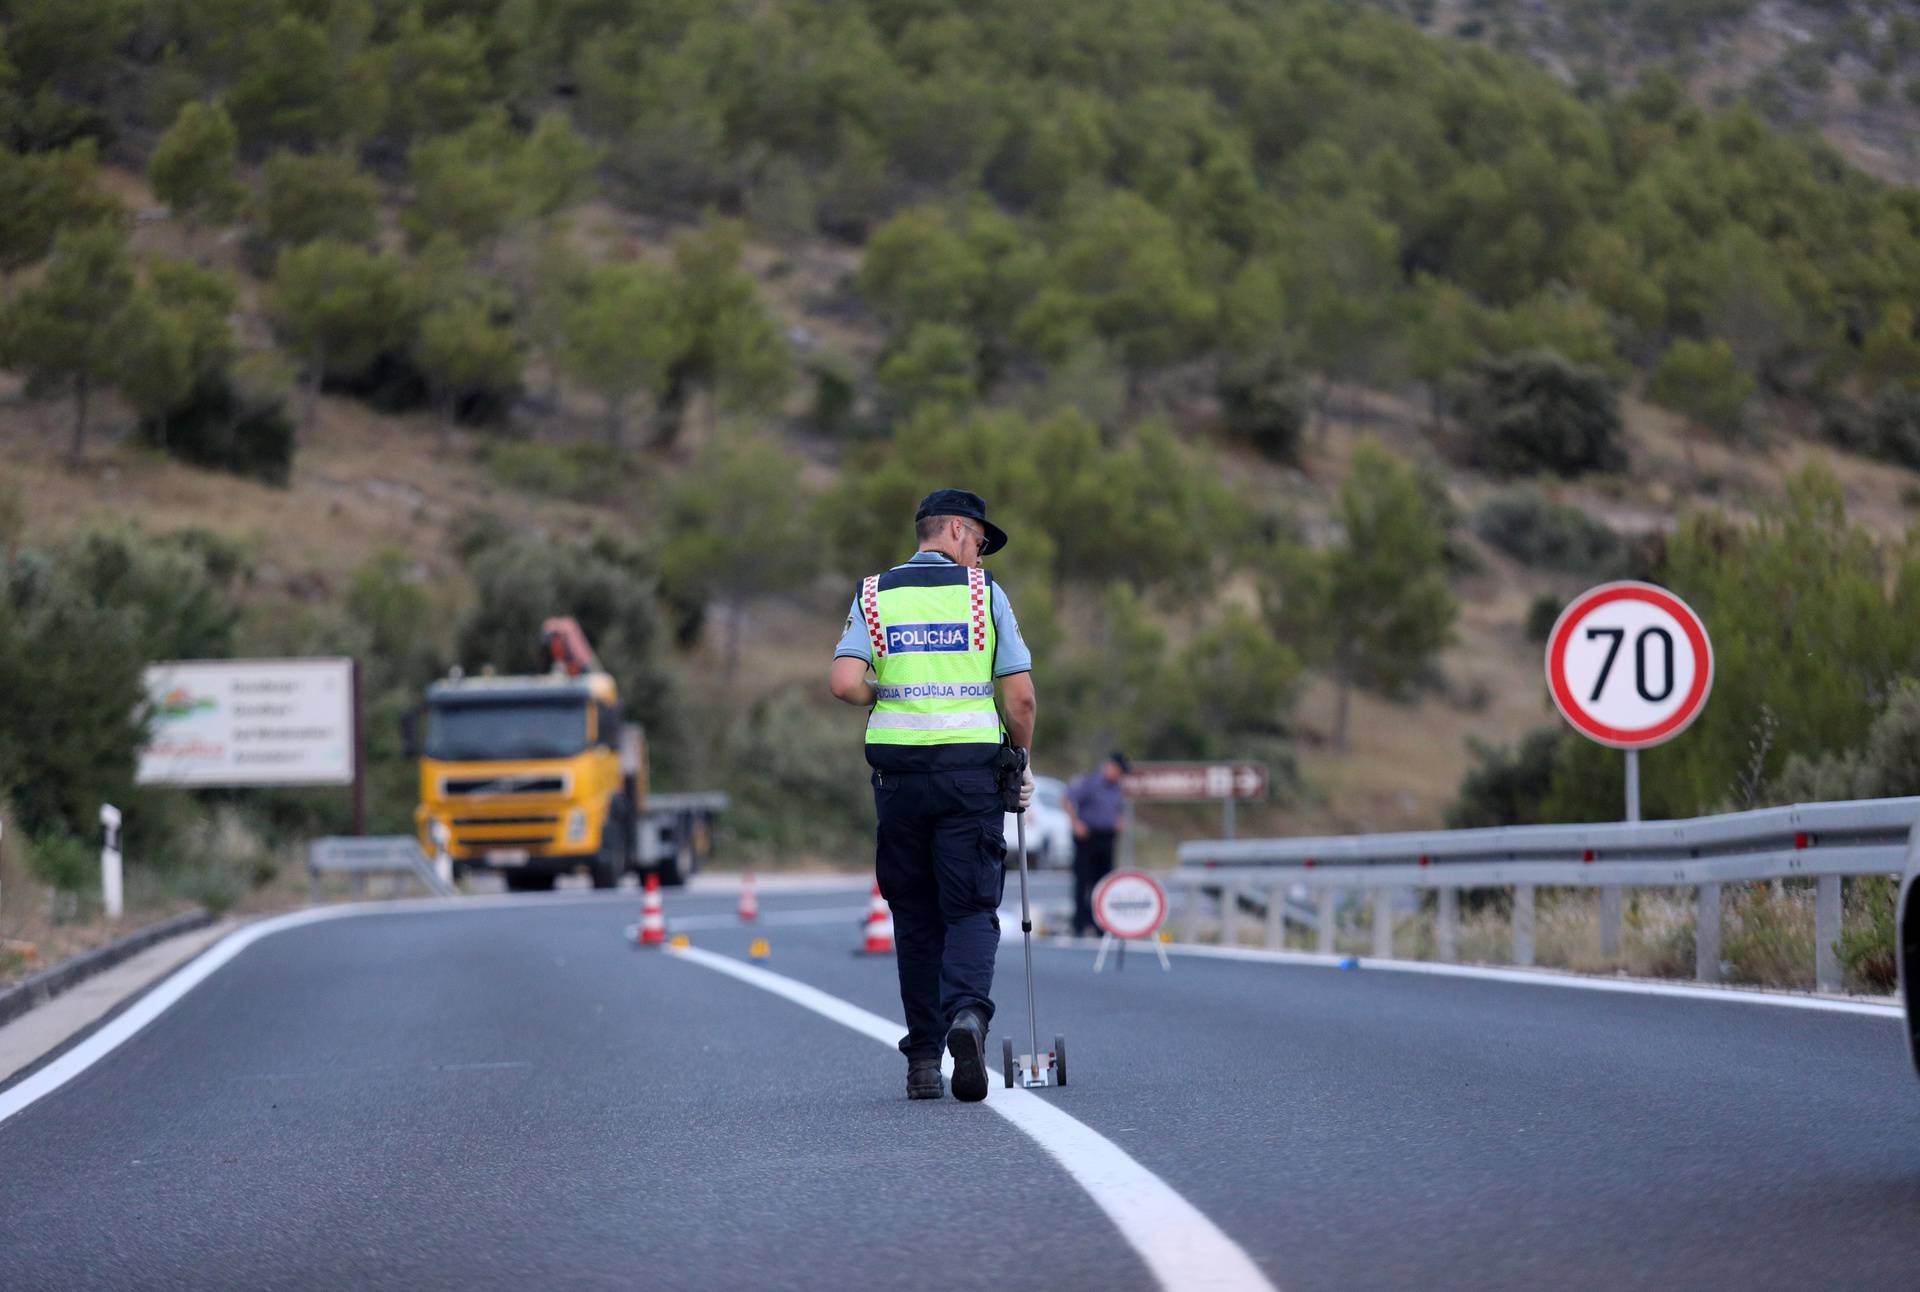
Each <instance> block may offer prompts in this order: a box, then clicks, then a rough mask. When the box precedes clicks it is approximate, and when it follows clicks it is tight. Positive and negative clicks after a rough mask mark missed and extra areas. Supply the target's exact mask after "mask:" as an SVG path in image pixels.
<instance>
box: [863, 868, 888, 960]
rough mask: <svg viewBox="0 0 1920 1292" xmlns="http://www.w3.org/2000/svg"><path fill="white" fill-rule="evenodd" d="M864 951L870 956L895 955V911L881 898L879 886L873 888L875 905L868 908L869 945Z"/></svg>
mask: <svg viewBox="0 0 1920 1292" xmlns="http://www.w3.org/2000/svg"><path fill="white" fill-rule="evenodd" d="M862 950H864V951H865V952H866V954H868V955H870V956H890V955H892V954H893V910H892V908H891V907H889V906H888V905H887V899H886V898H884V897H882V896H880V885H878V884H875V885H874V886H873V904H872V905H871V906H869V907H868V908H867V945H866V946H865V947H863V948H862Z"/></svg>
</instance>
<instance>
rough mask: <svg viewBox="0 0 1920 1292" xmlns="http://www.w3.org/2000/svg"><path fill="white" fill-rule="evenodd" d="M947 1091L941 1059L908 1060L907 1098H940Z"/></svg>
mask: <svg viewBox="0 0 1920 1292" xmlns="http://www.w3.org/2000/svg"><path fill="white" fill-rule="evenodd" d="M946 1093H947V1083H946V1080H945V1078H943V1077H942V1076H941V1075H940V1060H939V1059H908V1060H907V1098H909V1099H938V1098H940V1097H941V1096H943V1095H945V1094H946Z"/></svg>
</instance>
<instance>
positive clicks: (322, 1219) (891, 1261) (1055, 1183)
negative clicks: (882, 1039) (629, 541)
mask: <svg viewBox="0 0 1920 1292" xmlns="http://www.w3.org/2000/svg"><path fill="white" fill-rule="evenodd" d="M1057 882H1058V881H1053V880H1050V881H1048V883H1047V887H1048V889H1049V891H1052V890H1053V889H1054V886H1055V885H1056V884H1057ZM731 906H732V903H731V899H729V898H726V897H721V896H713V897H684V896H678V897H670V898H669V908H668V914H669V922H670V923H672V922H673V921H674V920H676V919H678V921H679V922H680V923H681V924H682V925H683V927H686V928H687V929H688V930H689V931H690V936H691V937H692V938H693V940H694V943H695V945H696V946H697V947H699V948H702V949H704V950H707V951H712V952H717V953H720V954H722V955H726V956H729V957H741V956H744V954H745V953H746V950H747V945H748V942H749V940H750V938H751V937H753V936H755V935H756V933H757V934H758V935H761V936H766V937H768V938H769V939H770V941H771V942H772V948H773V956H772V959H771V961H770V962H769V963H768V965H767V967H768V968H769V969H771V970H773V971H774V972H776V973H778V974H781V975H785V976H787V977H790V978H793V979H797V980H799V981H800V982H802V983H805V984H808V985H810V986H812V987H814V988H817V989H818V990H819V991H821V992H825V993H828V994H829V995H831V996H832V997H835V998H838V999H839V1000H842V1001H845V1002H849V1003H851V1004H852V1005H854V1006H858V1007H860V1008H861V1009H865V1010H869V1011H872V1012H874V1013H876V1014H880V1015H883V1016H885V1017H887V1018H893V1019H897V1018H898V1017H899V1014H900V1009H899V1002H898V998H897V995H896V991H895V986H894V981H893V965H892V962H891V960H890V959H886V958H881V959H870V958H863V957H859V956H856V955H855V954H853V951H854V948H856V947H857V946H858V944H859V936H860V931H859V928H858V924H857V921H858V918H859V916H860V913H861V911H862V908H863V907H864V898H863V897H862V896H860V895H859V894H845V893H842V894H837V895H827V894H820V893H801V894H792V895H785V896H768V897H764V898H763V899H762V908H763V911H764V912H765V914H766V917H767V918H766V921H765V923H764V924H763V926H762V927H760V928H759V929H757V930H750V929H747V928H744V927H742V926H740V925H738V924H735V923H732V922H730V921H729V920H728V919H727V918H726V916H727V913H728V912H729V911H730V910H731ZM809 912H812V913H813V914H808V913H809ZM635 918H636V906H635V902H634V900H633V896H632V895H631V894H621V895H620V897H619V898H618V899H607V898H600V899H594V898H590V897H581V898H570V897H563V898H560V899H549V900H546V901H540V900H537V899H536V900H534V901H531V902H527V903H524V904H520V905H510V906H509V905H494V906H488V905H484V904H474V905H473V907H472V908H470V909H466V910H460V911H445V910H442V911H429V912H421V913H409V914H387V915H380V916H376V917H368V918H348V919H340V920H331V921H327V922H323V923H317V924H312V925H308V926H305V927H300V928H295V929H290V930H288V931H285V932H282V933H278V934H274V935H272V936H269V937H266V938H263V939H261V940H260V941H258V942H257V943H255V944H254V945H252V946H250V947H248V948H247V949H245V950H243V951H241V952H240V953H239V954H238V955H237V956H236V957H235V958H234V959H233V960H232V961H231V962H230V963H228V964H226V965H225V966H224V967H221V968H219V969H217V970H216V971H214V972H213V973H212V974H211V976H209V977H208V978H207V979H206V980H205V981H204V982H203V983H201V984H200V985H199V986H198V987H196V988H195V989H194V990H192V991H190V992H189V993H187V994H186V995H185V996H184V997H183V998H182V999H180V1000H179V1001H178V1003H176V1004H174V1005H173V1006H172V1007H171V1008H170V1009H168V1010H167V1011H166V1012H165V1013H163V1014H161V1015H160V1016H159V1017H158V1018H157V1019H156V1020H155V1021H154V1022H153V1023H152V1024H150V1025H149V1026H147V1027H146V1028H145V1029H143V1030H141V1031H139V1032H138V1033H136V1034H135V1035H133V1036H132V1037H131V1039H129V1040H127V1041H126V1042H125V1043H124V1044H123V1045H121V1046H119V1047H118V1048H117V1049H115V1050H113V1051H112V1052H111V1053H109V1054H108V1055H107V1056H106V1057H105V1058H103V1059H101V1060H100V1061H99V1062H98V1063H96V1064H94V1065H93V1066H92V1067H90V1068H88V1069H86V1070H85V1071H84V1072H82V1073H81V1074H80V1075H79V1076H77V1077H75V1078H74V1079H73V1080H72V1081H70V1082H68V1083H67V1084H66V1085H64V1086H62V1087H60V1088H59V1089H58V1090H55V1091H54V1092H53V1093H51V1094H49V1095H47V1096H45V1097H44V1098H41V1099H40V1100H38V1101H37V1102H35V1103H33V1104H31V1105H30V1106H28V1107H26V1108H25V1109H24V1110H23V1111H21V1112H19V1113H18V1114H17V1115H15V1116H14V1117H13V1118H12V1119H11V1120H8V1121H5V1122H0V1286H4V1287H5V1288H7V1289H42V1288H45V1289H58V1288H120V1287H128V1288H132V1287H138V1288H142V1289H152V1288H170V1287H196V1288H200V1287H234V1288H242V1287H244V1288H339V1287H348V1286H352V1287H394V1288H429V1287H459V1288H462V1289H475V1288H523V1287H603V1286H604V1287H629V1288H630V1287H649V1288H689V1289H692V1288H753V1289H767V1290H776V1289H785V1288H797V1289H798V1288H831V1289H859V1288H866V1287H901V1288H914V1287H919V1286H957V1287H979V1286H985V1285H987V1284H990V1283H991V1284H998V1285H1001V1286H1006V1285H1008V1284H1010V1283H1013V1282H1015V1281H1018V1282H1020V1283H1021V1284H1023V1285H1029V1286H1040V1287H1048V1288H1055V1289H1081V1288H1089V1289H1091V1288H1099V1289H1130V1288H1147V1287H1153V1286H1155V1284H1156V1280H1155V1279H1154V1277H1153V1275H1152V1274H1151V1272H1150V1271H1149V1269H1148V1267H1147V1266H1146V1265H1145V1264H1144V1263H1143V1261H1142V1260H1141V1259H1140V1257H1138V1256H1137V1255H1136V1254H1135V1252H1134V1249H1133V1248H1132V1247H1130V1246H1129V1245H1128V1244H1127V1243H1126V1242H1125V1241H1123V1240H1122V1238H1121V1236H1120V1234H1119V1232H1118V1231H1117V1230H1116V1228H1115V1227H1114V1223H1113V1222H1112V1221H1111V1220H1109V1219H1108V1217H1107V1213H1105V1212H1103V1211H1102V1209H1101V1207H1100V1205H1097V1204H1096V1201H1095V1198H1094V1194H1093V1192H1092V1190H1093V1189H1094V1188H1095V1186H1093V1185H1087V1184H1084V1183H1083V1181H1082V1180H1081V1178H1080V1176H1079V1175H1077V1174H1074V1173H1072V1170H1073V1163H1071V1162H1069V1161H1064V1160H1060V1159H1057V1158H1056V1157H1055V1156H1054V1155H1053V1154H1052V1153H1050V1152H1049V1151H1047V1150H1045V1149H1043V1148H1042V1147H1041V1146H1040V1144H1038V1143H1036V1142H1035V1140H1034V1139H1031V1138H1029V1137H1028V1136H1027V1134H1025V1133H1023V1132H1022V1130H1021V1129H1019V1128H1018V1127H1017V1126H1016V1125H1015V1124H1013V1123H1011V1122H1010V1121H1008V1120H1006V1119H1004V1118H1003V1117H998V1116H995V1115H994V1113H993V1104H994V1100H996V1099H1013V1098H1018V1097H1020V1096H1019V1095H1018V1094H1017V1092H1015V1093H1012V1094H1006V1093H1003V1092H1002V1091H1001V1089H1000V1086H999V1083H998V1081H996V1082H995V1083H994V1087H993V1091H992V1094H991V1095H990V1096H989V1106H988V1107H978V1106H968V1105H961V1104H958V1103H956V1102H954V1101H953V1100H951V1099H946V1100H942V1101H939V1102H937V1103H909V1102H908V1101H907V1100H906V1099H905V1097H904V1063H903V1061H902V1060H901V1059H900V1058H899V1057H898V1056H897V1055H895V1054H891V1053H889V1052H888V1051H887V1049H886V1048H884V1047H883V1046H882V1045H879V1044H876V1043H875V1041H874V1040H873V1039H871V1038H869V1037H868V1036H864V1035H861V1034H860V1033H859V1032H857V1031H854V1030H850V1029H849V1027H847V1026H843V1025H842V1024H840V1023H837V1022H834V1021H832V1020H831V1019H829V1018H827V1017H823V1016H822V1015H821V1014H819V1013H816V1012H811V1011H810V1010H809V1009H807V1008H802V1007H801V1006H799V1005H796V1004H795V1003H793V1002H792V1001H791V1000H788V999H784V998H782V997H781V996H779V995H775V994H772V993H770V992H769V991H765V990H762V989H760V987H758V986H756V985H753V984H751V983H747V982H741V981H737V980H736V979H734V978H732V977H730V976H727V975H725V974H723V973H720V972H716V971H715V970H714V969H712V968H710V967H706V966H704V965H702V964H699V963H695V962H693V961H691V960H688V959H685V958H680V957H674V956H671V955H665V954H661V953H659V952H655V951H642V950H638V949H636V948H634V947H632V946H630V945H628V944H627V943H626V942H625V941H624V940H623V931H624V929H625V928H626V926H628V925H630V924H632V923H633V922H634V920H635ZM1091 961H1092V953H1091V952H1090V951H1087V950H1085V949H1082V948H1043V949H1042V950H1040V951H1039V952H1038V954H1037V959H1036V968H1037V974H1038V979H1039V990H1040V1007H1041V1022H1042V1030H1043V1033H1045V1034H1047V1035H1051V1033H1053V1032H1055V1031H1060V1032H1064V1033H1065V1034H1066V1036H1067V1037H1068V1044H1069V1050H1070V1057H1071V1066H1070V1078H1071V1084H1070V1085H1069V1086H1068V1087H1067V1088H1066V1089H1065V1090H1057V1091H1047V1092H1044V1093H1043V1094H1040V1095H1037V1096H1025V1097H1026V1098H1037V1099H1044V1100H1045V1101H1047V1102H1048V1103H1049V1104H1051V1105H1052V1106H1053V1107H1055V1108H1057V1109H1059V1110H1063V1111H1065V1112H1067V1113H1070V1114H1071V1116H1072V1117H1073V1118H1075V1119H1078V1121H1079V1122H1080V1123H1083V1124H1084V1126H1085V1127H1087V1128H1091V1130H1092V1131H1095V1132H1097V1133H1098V1134H1099V1135H1100V1136H1103V1137H1105V1139H1106V1140H1107V1141H1110V1142H1111V1143H1112V1144H1113V1145H1117V1146H1118V1147H1119V1148H1121V1149H1123V1150H1124V1151H1125V1153H1126V1154H1128V1155H1130V1156H1131V1157H1132V1159H1133V1161H1134V1162H1136V1163H1138V1165H1139V1166H1140V1167H1143V1168H1145V1170H1146V1171H1148V1172H1151V1173H1153V1175H1156V1176H1157V1177H1158V1178H1159V1180H1161V1181H1163V1182H1164V1183H1165V1185H1167V1186H1170V1187H1171V1189H1172V1190H1174V1191H1175V1192H1177V1193H1178V1194H1179V1195H1181V1196H1182V1197H1184V1198H1185V1199H1186V1200H1187V1202H1189V1203H1191V1204H1192V1206H1193V1207H1194V1208H1197V1209H1198V1211H1199V1212H1200V1213H1202V1214H1203V1215H1204V1217H1206V1218H1207V1219H1208V1220H1210V1221H1211V1222H1212V1224H1213V1225H1214V1226H1217V1228H1218V1230H1219V1231H1220V1232H1221V1233H1223V1234H1224V1235H1225V1236H1226V1237H1227V1238H1228V1239H1230V1240H1231V1241H1232V1243H1234V1244H1237V1245H1238V1246H1239V1248H1240V1249H1243V1250H1244V1252H1245V1254H1246V1255H1247V1256H1249V1257H1250V1258H1251V1259H1252V1261H1253V1263H1254V1264H1255V1265H1257V1267H1258V1269H1259V1271H1260V1272H1261V1273H1263V1274H1264V1275H1265V1277H1266V1278H1267V1279H1269V1280H1271V1282H1272V1284H1273V1285H1275V1286H1277V1287H1280V1288H1285V1289H1302V1288H1339V1289H1356V1288H1410V1287H1419V1288H1474V1289H1480V1288H1516V1289H1522V1288H1524V1289H1533V1288H1542V1287H1554V1288H1607V1289H1612V1288H1633V1287H1646V1288H1673V1287H1689V1288H1721V1287H1725V1288H1736V1287H1737V1288H1772V1287H1780V1288H1806V1287H1820V1288H1905V1287H1913V1286H1917V1285H1920V1224H1916V1223H1915V1217H1916V1216H1920V1082H1916V1081H1915V1080H1914V1076H1913V1073H1912V1072H1911V1070H1910V1069H1909V1067H1908V1066H1907V1061H1906V1057H1905V1054H1904V1051H1903V1050H1902V1048H1901V1038H1900V1033H1899V1025H1898V1024H1897V1023H1896V1022H1894V1021H1892V1020H1889V1019H1881V1018H1868V1017H1858V1016H1851V1015H1839V1014H1828V1013H1821V1012H1813V1011H1802V1010H1788V1009H1777V1008H1769V1007H1763V1006H1756V1005H1751V1004H1738V1003H1719V1002H1704V1001H1694V1000H1682V999H1672V998H1661V997H1647V996H1634V995H1615V994H1610V993H1599V992H1588V991H1574V990H1566V989H1561V988H1554V987H1547V986H1534V985H1523V984H1512V983H1502V982H1488V981H1476V980H1470V979H1460V978H1450V977H1429V976H1424V975H1413V974H1401V973H1393V972H1389V971H1383V970H1368V969H1361V970H1359V971H1349V972H1342V971H1337V970H1330V969H1326V968H1319V967H1296V966H1281V965H1272V964H1251V963H1244V962H1235V961H1226V960H1212V959H1201V958H1188V957H1177V958H1176V959H1175V961H1174V965H1173V969H1172V971H1171V972H1170V973H1162V972H1161V971H1160V970H1159V969H1158V968H1157V967H1155V966H1154V965H1153V963H1152V961H1151V960H1150V959H1149V958H1146V957H1142V956H1138V955H1136V956H1132V957H1130V958H1129V960H1128V963H1127V966H1126V969H1125V971H1124V972H1123V973H1114V972H1111V971H1110V972H1108V973H1106V974H1104V975H1101V976H1098V977H1095V976H1094V975H1093V974H1092V973H1091V972H1090V967H1091ZM1000 967H1001V976H1000V982H999V984H998V985H997V986H996V990H995V998H996V1000H997V1001H998V1002H999V1004H1000V1008H1001V1011H1002V1012H1001V1013H1000V1015H999V1017H998V1018H997V1019H996V1022H995V1031H996V1036H995V1040H994V1043H993V1044H992V1046H991V1047H990V1048H991V1050H992V1052H993V1053H994V1054H995V1055H997V1054H998V1048H999V1047H998V1038H999V1036H1001V1035H1014V1036H1021V1035H1023V1034H1024V1032H1025V1028H1026V1019H1025V1004H1024V1000H1023V998H1022V994H1021V988H1020V983H1021V978H1020V953H1019V946H1018V943H1017V941H1014V942H1009V943H1007V944H1006V945H1005V947H1004V948H1003V951H1002V955H1001V962H1000ZM1044 1039H1045V1037H1044V1036H1043V1041H1044ZM1021 1048H1025V1047H1024V1046H1022V1047H1021ZM1202 1273H1204V1271H1195V1278H1196V1281H1197V1280H1198V1276H1199V1275H1200V1274H1202Z"/></svg>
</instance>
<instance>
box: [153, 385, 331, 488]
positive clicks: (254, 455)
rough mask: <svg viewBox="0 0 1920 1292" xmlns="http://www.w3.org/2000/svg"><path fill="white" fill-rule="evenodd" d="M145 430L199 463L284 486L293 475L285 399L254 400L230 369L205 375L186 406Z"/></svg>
mask: <svg viewBox="0 0 1920 1292" xmlns="http://www.w3.org/2000/svg"><path fill="white" fill-rule="evenodd" d="M142 434H143V435H144V436H145V438H146V439H147V440H148V441H149V442H150V443H153V444H156V445H158V446H159V447H160V448H162V449H164V450H165V451H166V452H167V453H168V454H169V455H171V456H173V457H176V458H179V459H180V460H181V461H183V462H191V463H192V464H193V465H195V466H199V467H209V468H211V469H213V470H216V471H227V472H231V473H232V474H234V475H237V476H247V477H250V478H252V479H255V480H260V481H263V482H265V483H267V484H270V485H277V486H279V487H281V488H285V487H286V485H287V482H288V480H289V479H290V478H291V477H292V475H293V453H294V430H293V422H292V420H291V419H290V418H288V417H287V415H286V411H285V409H284V407H283V406H282V404H281V402H280V401H279V400H277V399H275V400H271V401H268V402H260V401H256V400H249V399H247V398H245V397H244V396H242V395H241V394H240V392H238V391H237V390H235V388H234V386H233V383H232V382H230V381H229V380H228V379H227V377H226V376H225V375H224V374H216V375H214V376H212V377H209V378H206V379H204V380H202V381H201V382H200V384H199V385H198V386H196V387H195V388H194V392H193V395H192V396H191V398H189V400H188V401H187V403H186V404H185V405H184V406H183V407H181V408H179V409H177V410H175V411H174V412H171V413H168V414H167V415H166V416H164V417H161V418H157V419H154V420H152V421H149V422H147V423H145V424H144V425H143V427H142Z"/></svg>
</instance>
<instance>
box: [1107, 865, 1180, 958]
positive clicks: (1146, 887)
mask: <svg viewBox="0 0 1920 1292" xmlns="http://www.w3.org/2000/svg"><path fill="white" fill-rule="evenodd" d="M1093 922H1094V923H1095V924H1098V925H1099V926H1100V954H1099V955H1097V956H1095V957H1094V958H1093V971H1094V972H1095V973H1099V972H1100V971H1101V970H1102V969H1104V968H1106V965H1107V952H1108V951H1109V950H1110V949H1111V948H1113V947H1115V946H1118V947H1119V948H1120V954H1119V956H1118V957H1117V958H1116V959H1115V962H1114V969H1115V971H1116V972H1117V971H1119V970H1120V969H1123V968H1125V967H1126V963H1127V943H1129V942H1135V941H1138V940H1139V939H1141V938H1145V939H1147V940H1148V941H1150V942H1151V943H1152V944H1153V950H1154V954H1155V955H1157V956H1159V957H1160V967H1161V968H1162V969H1171V968H1173V966H1172V965H1170V964H1168V963H1167V949H1166V948H1165V947H1163V946H1161V945H1160V939H1159V938H1157V937H1155V936H1154V935H1155V934H1156V933H1158V932H1159V931H1160V926H1161V925H1162V924H1165V923H1166V922H1167V892H1166V890H1165V889H1164V888H1161V887H1160V881H1159V880H1157V879H1155V878H1154V877H1153V876H1152V875H1149V874H1146V873H1144V872H1142V871H1138V870H1116V871H1113V872H1112V873H1111V874H1109V875H1107V876H1106V878H1104V879H1102V880H1101V881H1100V882H1099V883H1098V884H1095V885H1094V886H1093Z"/></svg>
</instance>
